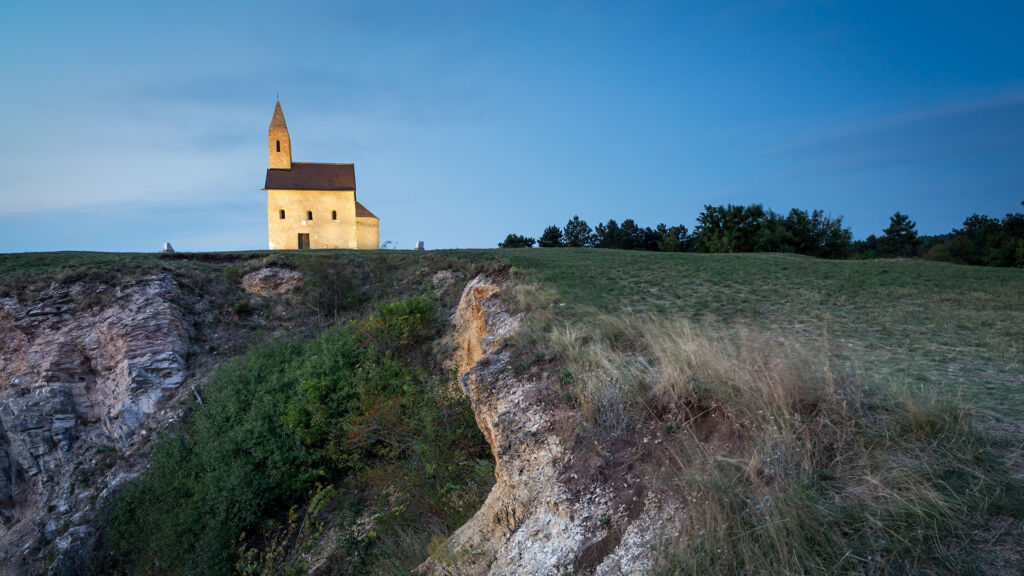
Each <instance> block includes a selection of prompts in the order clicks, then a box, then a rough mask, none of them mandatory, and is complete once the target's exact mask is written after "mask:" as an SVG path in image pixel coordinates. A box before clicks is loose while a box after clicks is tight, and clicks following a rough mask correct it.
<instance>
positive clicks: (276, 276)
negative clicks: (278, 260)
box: [242, 266, 305, 296]
mask: <svg viewBox="0 0 1024 576" xmlns="http://www.w3.org/2000/svg"><path fill="white" fill-rule="evenodd" d="M304 282H305V279H304V278H303V277H302V274H301V273H299V272H296V271H295V270H289V269H287V268H280V267H277V266H267V267H266V268H260V269H259V270H256V271H255V272H250V273H248V274H246V275H245V276H243V277H242V288H244V289H245V291H246V292H249V293H250V294H259V295H260V296H266V295H269V294H283V293H285V292H288V291H289V290H292V289H294V288H297V287H299V286H302V284H303V283H304Z"/></svg>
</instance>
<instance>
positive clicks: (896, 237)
mask: <svg viewBox="0 0 1024 576" xmlns="http://www.w3.org/2000/svg"><path fill="white" fill-rule="evenodd" d="M534 244H537V245H538V246H540V247H541V248H559V247H573V248H583V247H593V248H617V249H620V250H648V251H658V252H708V253H732V252H784V253H792V254H804V255H807V256H815V257H818V258H850V257H854V258H919V257H925V258H928V259H931V260H938V261H943V262H953V263H957V264H974V265H983V266H1018V267H1024V214H1007V215H1006V216H1005V217H1004V218H1002V219H1001V220H1000V219H998V218H991V217H988V216H981V215H978V214H974V215H972V216H970V217H968V218H967V219H966V220H964V224H963V228H959V229H954V230H953V231H952V232H951V233H949V234H942V235H937V236H923V235H918V233H917V224H916V223H915V222H914V221H913V220H911V219H910V217H909V216H907V215H906V214H902V213H900V212H896V213H895V214H893V215H892V216H891V217H890V219H889V226H888V227H887V228H885V229H884V230H883V231H882V234H881V235H880V236H878V235H875V234H872V235H870V236H868V237H867V238H865V239H864V240H858V241H856V242H855V241H854V240H853V234H852V232H851V231H850V229H849V228H844V227H843V219H842V217H841V216H840V217H835V218H833V217H832V216H827V215H826V214H825V213H824V212H823V211H822V210H812V211H810V212H808V211H806V210H800V209H797V208H793V209H792V210H790V211H789V213H787V214H786V215H785V216H782V215H781V214H778V213H776V212H774V211H772V210H769V209H766V208H765V207H764V206H762V205H761V204H752V205H750V206H736V205H732V204H728V205H725V206H711V205H706V206H704V210H703V211H702V212H701V213H700V215H699V216H697V227H696V229H694V231H693V233H692V234H690V233H689V231H688V230H687V229H686V226H683V225H678V226H671V227H670V226H666V225H665V224H658V225H657V226H655V227H654V228H650V227H644V226H640V225H638V224H637V223H636V222H635V221H634V220H632V219H629V218H627V219H626V220H623V221H622V224H619V223H618V222H616V221H615V220H609V221H608V222H607V223H604V224H598V225H597V226H595V227H593V228H591V226H590V225H589V224H588V223H587V222H586V220H582V219H580V217H579V216H573V217H572V219H570V220H569V221H568V222H567V223H566V224H565V226H564V227H562V228H559V227H558V226H557V225H551V226H548V227H547V228H545V229H544V232H543V233H542V234H541V235H540V237H539V238H537V239H534V238H532V237H527V236H520V235H518V234H509V235H508V236H507V237H506V238H505V240H504V242H501V243H499V244H498V247H499V248H531V247H533V246H534Z"/></svg>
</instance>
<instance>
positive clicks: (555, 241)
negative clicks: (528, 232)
mask: <svg viewBox="0 0 1024 576" xmlns="http://www.w3.org/2000/svg"><path fill="white" fill-rule="evenodd" d="M537 244H538V245H539V246H540V247H541V248H558V247H560V246H564V245H565V244H563V243H562V230H561V229H560V228H559V227H558V226H555V225H554V224H552V225H551V226H548V227H547V228H545V229H544V233H543V234H541V235H540V238H539V239H538V240H537Z"/></svg>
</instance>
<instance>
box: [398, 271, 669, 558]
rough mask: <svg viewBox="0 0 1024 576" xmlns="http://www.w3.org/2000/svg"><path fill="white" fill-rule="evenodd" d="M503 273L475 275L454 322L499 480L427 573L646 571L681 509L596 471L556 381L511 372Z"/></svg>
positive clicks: (465, 382) (629, 481)
mask: <svg viewBox="0 0 1024 576" xmlns="http://www.w3.org/2000/svg"><path fill="white" fill-rule="evenodd" d="M503 288H505V284H504V282H503V281H502V280H500V279H497V278H492V277H487V276H478V277H477V278H475V279H474V280H473V281H471V282H470V283H469V284H468V285H467V286H466V288H465V290H464V291H463V295H462V300H461V302H460V304H459V307H458V309H457V312H456V315H455V318H454V320H453V321H454V323H455V326H456V341H457V343H458V346H457V349H456V353H455V355H456V362H457V363H458V364H459V365H460V367H461V368H460V372H461V373H462V376H461V378H460V381H459V383H460V386H461V387H462V390H463V392H465V394H466V395H467V396H468V397H469V400H470V402H471V404H472V407H473V412H474V414H475V416H476V421H477V424H478V426H479V427H480V430H481V431H482V432H483V434H484V436H485V437H486V438H487V442H488V443H489V444H490V446H491V451H492V453H493V454H494V460H495V485H494V488H493V489H492V490H491V493H490V494H489V495H488V497H487V499H486V501H485V502H484V504H483V506H482V507H481V508H480V510H479V511H477V513H476V514H475V515H474V516H473V517H472V518H471V519H470V520H469V521H468V522H467V523H466V524H465V525H463V526H462V527H461V528H459V529H458V530H457V531H456V532H455V534H453V535H452V537H451V538H450V539H449V541H448V548H449V553H448V554H446V555H444V556H445V558H443V559H442V560H443V561H444V562H445V564H442V563H441V562H440V561H438V560H437V559H434V558H431V559H428V560H427V561H425V562H424V563H423V564H421V565H420V567H419V568H418V569H417V572H419V573H421V574H433V575H438V576H440V575H442V574H452V573H457V574H471V575H483V574H488V575H494V576H499V575H501V576H505V575H508V576H511V575H514V574H532V575H538V576H540V575H548V574H550V575H556V574H566V573H578V572H581V571H585V572H587V573H593V574H598V575H601V576H605V575H608V576H611V575H613V574H642V573H644V572H645V571H647V570H648V569H649V568H650V566H651V561H652V559H651V557H650V556H651V552H650V550H651V545H652V544H653V543H654V539H655V538H657V537H659V535H661V534H662V533H663V531H664V529H665V528H666V527H668V526H670V525H672V524H673V517H674V514H675V512H674V510H675V506H674V504H673V503H672V502H670V501H668V500H666V499H665V498H663V497H662V496H659V495H657V494H655V493H653V492H652V491H650V490H648V488H647V487H646V486H645V484H644V482H643V478H642V477H640V476H638V475H630V474H621V475H615V474H603V473H601V474H590V475H586V474H583V475H586V476H587V477H586V478H581V477H580V476H581V474H577V473H576V472H575V471H579V470H580V465H579V462H580V461H586V458H584V457H583V456H581V455H580V454H576V453H574V450H578V448H577V449H574V447H573V446H572V445H567V441H566V440H565V439H564V438H563V436H564V434H560V433H559V424H558V423H559V421H560V418H561V417H562V416H563V415H564V414H560V411H564V410H565V406H564V405H560V403H559V402H558V401H557V400H556V399H553V398H552V394H551V392H550V390H551V382H547V381H544V380H543V379H537V378H531V377H529V376H522V375H517V374H515V373H514V372H513V370H512V368H511V365H512V362H511V360H512V357H511V352H510V350H509V349H508V348H506V347H505V339H506V338H507V337H508V336H509V335H510V334H512V333H514V332H515V331H516V330H517V329H518V328H519V326H520V325H521V322H522V318H521V317H520V316H518V315H511V314H510V313H509V312H508V311H507V310H506V309H505V307H504V305H503V304H502V302H501V300H500V299H499V295H500V293H501V291H502V289H503Z"/></svg>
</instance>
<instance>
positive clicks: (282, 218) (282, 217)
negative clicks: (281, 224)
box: [281, 210, 284, 220]
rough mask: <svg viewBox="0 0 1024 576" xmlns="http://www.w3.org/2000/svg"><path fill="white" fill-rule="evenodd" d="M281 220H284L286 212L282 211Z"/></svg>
mask: <svg viewBox="0 0 1024 576" xmlns="http://www.w3.org/2000/svg"><path fill="white" fill-rule="evenodd" d="M281 220H284V210H281Z"/></svg>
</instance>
